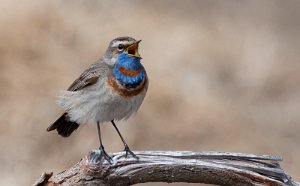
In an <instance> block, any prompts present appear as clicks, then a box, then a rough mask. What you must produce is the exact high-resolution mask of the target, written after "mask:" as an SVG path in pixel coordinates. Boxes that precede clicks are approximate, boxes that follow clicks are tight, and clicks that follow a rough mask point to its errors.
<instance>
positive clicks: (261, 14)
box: [0, 0, 300, 186]
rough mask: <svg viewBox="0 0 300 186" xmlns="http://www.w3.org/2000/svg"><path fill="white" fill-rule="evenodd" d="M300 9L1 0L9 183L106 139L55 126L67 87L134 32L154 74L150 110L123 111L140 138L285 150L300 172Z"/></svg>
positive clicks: (128, 134) (109, 137)
mask: <svg viewBox="0 0 300 186" xmlns="http://www.w3.org/2000/svg"><path fill="white" fill-rule="evenodd" d="M299 9H300V2H299V1H260V0H257V1H221V0H220V1H211V0H206V1H173V0H172V1H171V0H170V1H158V0H157V1H121V0H119V1H113V2H112V1H96V0H90V1H84V0H74V1H68V0H67V1H58V0H51V1H38V0H28V1H26V3H25V1H20V2H17V1H16V0H13V1H8V0H6V1H1V2H0V10H1V11H0V27H1V29H0V41H1V42H0V87H1V91H0V101H1V105H0V123H1V125H0V148H1V154H0V167H1V169H0V175H1V176H0V177H1V179H0V185H5V186H12V185H30V184H32V183H33V182H34V181H35V180H36V179H37V178H38V177H39V175H40V174H41V173H42V172H44V171H48V172H49V171H54V172H55V173H58V172H60V171H62V170H64V169H66V168H68V167H70V166H71V165H73V164H74V163H76V162H77V161H78V160H79V159H80V158H81V157H83V156H84V155H85V154H86V153H87V152H88V151H89V150H91V149H94V148H97V147H98V137H97V133H96V128H95V126H94V125H86V126H83V127H80V129H79V130H77V131H76V132H75V133H74V134H73V135H72V136H71V137H69V138H66V139H65V138H62V137H60V136H58V135H57V134H56V133H55V132H52V133H47V132H46V128H47V127H48V125H49V124H51V122H53V121H54V120H55V119H56V118H57V117H58V116H59V115H60V114H61V112H62V110H61V109H60V108H58V106H57V105H56V104H55V98H56V96H57V95H58V94H59V91H60V90H65V89H66V88H67V87H68V86H69V85H70V84H71V83H72V81H73V80H74V79H75V78H77V77H78V76H79V75H80V73H81V72H82V71H83V70H84V69H85V68H86V67H87V66H88V65H89V64H90V63H92V62H94V61H95V60H96V59H97V58H98V57H99V56H101V54H103V52H104V50H105V49H106V47H107V45H108V43H109V41H110V40H112V39H113V38H115V37H117V36H124V35H128V36H132V37H135V38H136V39H142V40H143V41H142V43H141V46H140V53H141V55H142V57H143V64H144V66H145V67H146V69H147V72H148V75H149V78H150V81H151V82H150V88H149V92H148V94H147V97H146V99H145V101H144V103H143V105H142V107H141V109H140V111H139V112H138V113H137V114H136V116H135V117H132V118H131V119H129V120H128V121H125V122H119V124H120V125H119V126H120V130H121V131H122V133H123V135H124V137H125V138H126V139H127V141H128V143H129V144H130V147H131V148H132V149H135V150H194V151H200V150H209V151H232V152H245V153H256V154H274V155H281V156H283V157H284V161H283V162H282V166H283V168H284V169H285V170H286V171H287V172H288V173H289V174H290V175H291V176H292V177H293V178H294V179H295V180H298V181H299V180H300V169H299V164H300V159H299V153H300V148H299V143H300V136H299V132H300V125H299V122H300V114H299V111H300V85H299V81H300V73H299V72H300V62H299V58H300V42H299V41H300V37H299V33H300V22H299V19H300V11H299ZM103 130H104V143H105V145H106V149H107V150H108V151H109V152H115V151H120V150H122V148H123V147H122V144H121V142H120V140H119V138H118V136H117V134H116V132H115V131H114V130H113V128H112V126H110V125H108V124H104V125H103ZM144 185H157V184H155V183H154V184H144ZM159 185H165V184H159ZM174 185H184V184H174Z"/></svg>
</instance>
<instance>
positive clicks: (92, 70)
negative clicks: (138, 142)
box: [47, 37, 148, 162]
mask: <svg viewBox="0 0 300 186" xmlns="http://www.w3.org/2000/svg"><path fill="white" fill-rule="evenodd" d="M140 41H141V40H139V41H136V40H135V39H133V38H131V37H119V38H116V39H114V40H112V41H111V42H110V44H109V46H108V48H107V50H106V52H105V54H104V55H103V56H102V57H101V58H100V59H99V60H97V61H96V62H95V63H94V64H92V65H90V66H89V68H88V69H86V70H85V71H84V72H83V73H82V74H81V75H80V76H79V78H78V79H76V80H75V81H74V82H73V84H72V85H71V86H70V87H69V88H68V90H67V91H64V92H62V94H61V95H60V96H59V98H58V101H57V102H58V104H59V106H61V107H62V108H63V109H64V113H63V114H62V116H61V117H60V118H58V119H57V120H56V121H55V122H54V123H53V124H52V125H50V126H49V127H48V128H47V131H52V130H55V129H56V130H57V132H58V134H59V135H61V136H63V137H68V136H70V135H71V134H72V132H73V131H74V130H76V129H77V128H78V127H79V125H81V124H85V123H96V124H97V129H98V136H99V141H100V147H99V149H100V153H101V155H103V156H104V158H105V159H106V160H107V161H109V162H110V161H111V158H110V157H109V155H108V154H107V153H106V152H105V150H104V146H103V144H102V140H101V130H100V123H103V122H111V123H112V125H113V127H114V128H115V130H116V131H117V133H118V135H119V136H120V138H121V140H122V142H123V144H124V151H125V152H126V154H125V156H126V157H127V155H128V153H129V154H131V155H132V156H133V157H135V158H137V156H136V155H135V154H134V153H133V152H132V151H131V150H130V149H129V147H128V145H127V143H126V142H125V140H124V138H123V137H122V135H121V133H120V131H119V129H118V128H117V126H116V124H115V121H116V120H122V119H127V118H129V117H130V116H131V115H132V114H133V113H135V112H136V111H137V110H138V109H139V107H140V106H141V104H142V102H143V100H144V97H145V95H146V92H147V89H148V78H147V74H146V70H145V68H144V67H143V65H142V64H141V59H142V58H141V57H140V55H139V53H138V47H139V43H140Z"/></svg>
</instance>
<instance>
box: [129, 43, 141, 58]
mask: <svg viewBox="0 0 300 186" xmlns="http://www.w3.org/2000/svg"><path fill="white" fill-rule="evenodd" d="M141 41H142V40H139V41H137V42H135V43H133V44H132V45H130V46H129V47H127V48H126V49H125V52H126V53H127V54H128V55H130V56H134V57H137V58H141V56H140V54H139V51H138V49H139V43H140V42H141Z"/></svg>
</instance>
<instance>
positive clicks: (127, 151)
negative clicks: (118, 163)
mask: <svg viewBox="0 0 300 186" xmlns="http://www.w3.org/2000/svg"><path fill="white" fill-rule="evenodd" d="M111 123H112V125H113V126H114V127H115V129H116V131H117V132H118V134H119V136H120V138H121V140H122V142H123V144H124V151H125V152H126V154H125V158H127V156H128V153H129V154H131V155H132V156H133V157H134V158H135V159H137V160H138V159H139V157H138V156H137V155H135V154H134V153H133V152H132V151H131V150H130V149H129V147H128V145H127V143H126V142H125V140H124V138H123V136H122V135H121V133H120V131H119V129H118V128H117V126H116V124H115V122H114V120H111Z"/></svg>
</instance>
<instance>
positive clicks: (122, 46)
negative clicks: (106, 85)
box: [104, 37, 141, 65]
mask: <svg viewBox="0 0 300 186" xmlns="http://www.w3.org/2000/svg"><path fill="white" fill-rule="evenodd" d="M140 42H141V40H139V41H136V40H135V39H133V38H131V37H118V38H116V39H114V40H112V41H111V42H110V43H109V46H108V48H107V50H106V52H105V54H104V60H105V62H106V63H108V64H110V65H114V64H115V62H116V60H117V59H118V57H119V55H120V54H122V53H125V54H126V55H128V56H132V57H135V58H141V56H140V54H139V52H138V48H139V43H140Z"/></svg>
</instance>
